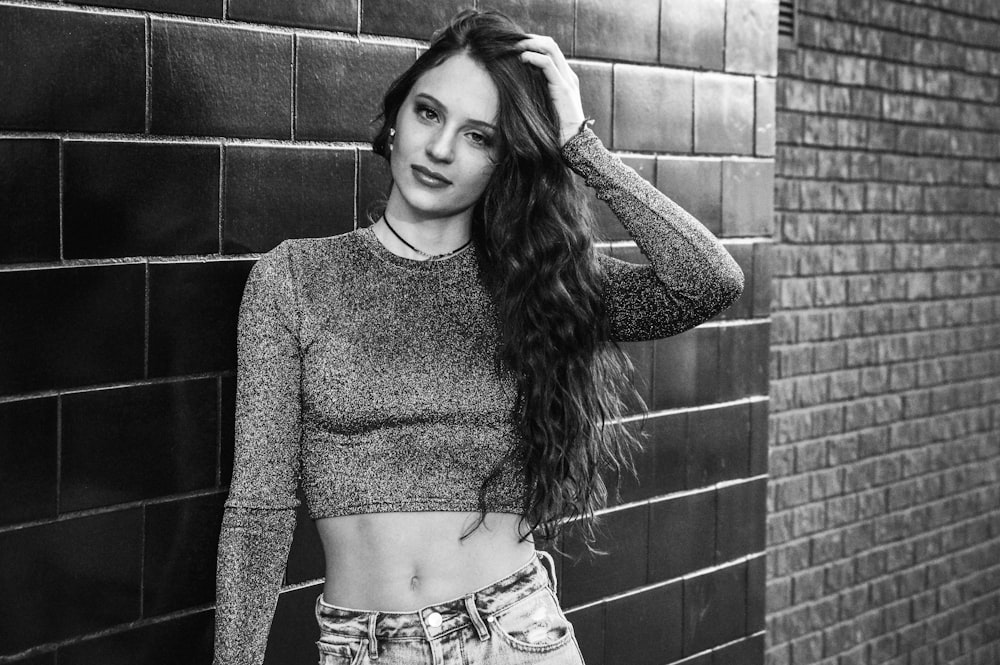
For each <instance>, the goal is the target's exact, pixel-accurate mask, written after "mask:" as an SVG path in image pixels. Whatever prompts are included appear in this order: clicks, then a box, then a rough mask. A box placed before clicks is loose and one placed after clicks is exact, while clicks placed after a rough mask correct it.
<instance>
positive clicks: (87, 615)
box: [0, 509, 142, 653]
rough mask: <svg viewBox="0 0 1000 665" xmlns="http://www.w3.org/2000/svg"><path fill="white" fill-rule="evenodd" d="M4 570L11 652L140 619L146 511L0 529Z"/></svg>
mask: <svg viewBox="0 0 1000 665" xmlns="http://www.w3.org/2000/svg"><path fill="white" fill-rule="evenodd" d="M0 570H2V571H3V584H4V592H3V598H4V599H3V602H2V604H0V644H2V645H3V648H4V651H5V652H6V653H17V652H19V651H24V650H25V649H28V648H29V647H33V646H37V645H40V644H44V643H46V642H55V641H60V640H65V639H68V638H70V637H73V636H76V635H81V634H84V633H89V632H95V631H98V630H102V629H104V628H109V627H111V626H116V625H118V624H122V623H126V622H129V621H135V620H136V619H138V618H139V594H140V592H139V578H140V575H141V570H142V511H141V510H139V509H134V510H126V511H120V512H113V513H104V514H101V515H93V516H90V517H81V518H77V519H71V520H65V521H60V522H52V523H49V524H43V525H41V526H33V527H28V528H25V529H18V530H14V531H7V532H0ZM53 608H58V611H53Z"/></svg>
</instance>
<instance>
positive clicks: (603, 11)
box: [576, 0, 660, 62]
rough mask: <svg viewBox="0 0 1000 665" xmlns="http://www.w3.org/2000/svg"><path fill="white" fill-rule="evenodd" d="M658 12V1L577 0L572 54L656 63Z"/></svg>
mask: <svg viewBox="0 0 1000 665" xmlns="http://www.w3.org/2000/svg"><path fill="white" fill-rule="evenodd" d="M659 15H660V2H659V0H632V2H629V3H628V6H627V7H626V6H625V5H622V4H619V3H614V2H605V1H604V0H578V2H577V6H576V55H578V56H584V57H596V58H610V59H613V60H631V61H636V62H656V51H657V48H658V47H659V44H658V41H659V35H658V34H657V33H658V32H659V29H658V28H659Z"/></svg>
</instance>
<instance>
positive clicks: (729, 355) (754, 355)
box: [719, 322, 770, 400]
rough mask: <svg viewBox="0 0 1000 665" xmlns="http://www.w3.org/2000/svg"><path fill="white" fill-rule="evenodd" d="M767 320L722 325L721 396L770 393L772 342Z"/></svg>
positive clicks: (731, 396)
mask: <svg viewBox="0 0 1000 665" xmlns="http://www.w3.org/2000/svg"><path fill="white" fill-rule="evenodd" d="M769 330H770V328H769V327H768V324H767V322H759V323H748V324H745V325H736V326H725V327H722V328H719V334H720V339H719V397H720V399H723V400H730V399H739V398H742V397H749V396H750V395H767V393H768V385H767V376H768V360H769V343H770V340H768V339H767V334H769Z"/></svg>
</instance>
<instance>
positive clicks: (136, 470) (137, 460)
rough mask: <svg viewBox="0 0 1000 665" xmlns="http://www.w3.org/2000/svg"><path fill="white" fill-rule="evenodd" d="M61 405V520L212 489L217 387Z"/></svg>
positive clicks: (177, 387)
mask: <svg viewBox="0 0 1000 665" xmlns="http://www.w3.org/2000/svg"><path fill="white" fill-rule="evenodd" d="M62 399H63V406H62V458H61V461H60V470H61V477H60V495H59V510H60V512H64V513H65V512H68V511H72V510H83V509H85V508H96V507H99V506H110V505H114V504H116V503H125V502H128V501H138V500H140V499H151V498H153V497H158V496H165V495H168V494H177V493H180V492H190V491H193V490H197V489H204V488H210V487H213V486H214V485H215V465H216V441H217V438H218V417H217V414H216V411H217V407H216V404H217V398H216V381H215V379H198V380H194V381H177V382H170V383H157V384H152V385H141V386H131V387H127V388H115V389H111V390H98V391H93V392H82V393H72V394H68V395H65V396H63V398H62ZM108 460H114V464H108Z"/></svg>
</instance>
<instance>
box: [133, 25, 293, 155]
mask: <svg viewBox="0 0 1000 665" xmlns="http://www.w3.org/2000/svg"><path fill="white" fill-rule="evenodd" d="M151 40H152V49H153V54H152V69H151V72H152V83H151V86H150V88H151V90H150V102H149V103H150V117H151V120H150V123H151V124H150V126H151V131H152V132H153V133H154V134H188V135H191V134H193V135H199V136H204V135H209V136H243V137H257V138H276V139H287V138H291V131H292V130H291V128H292V120H291V111H292V71H291V64H292V35H289V34H283V33H276V32H263V31H260V30H242V29H236V28H230V27H228V26H223V25H219V24H195V23H187V22H181V21H163V20H159V19H155V18H154V19H152V33H151ZM207 63H211V66H207Z"/></svg>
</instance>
